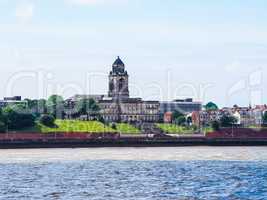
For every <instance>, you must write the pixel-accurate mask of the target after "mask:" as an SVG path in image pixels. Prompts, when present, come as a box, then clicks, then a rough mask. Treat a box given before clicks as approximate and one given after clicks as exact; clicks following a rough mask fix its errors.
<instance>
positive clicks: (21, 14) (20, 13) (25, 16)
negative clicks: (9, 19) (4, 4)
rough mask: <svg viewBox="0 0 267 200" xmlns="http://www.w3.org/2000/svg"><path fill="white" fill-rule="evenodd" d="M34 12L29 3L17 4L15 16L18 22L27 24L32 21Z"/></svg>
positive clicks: (32, 6)
mask: <svg viewBox="0 0 267 200" xmlns="http://www.w3.org/2000/svg"><path fill="white" fill-rule="evenodd" d="M33 12H34V5H33V4H31V3H23V4H18V5H17V7H16V13H15V16H16V17H17V19H18V21H20V22H23V23H25V22H28V21H30V20H31V19H32V17H33Z"/></svg>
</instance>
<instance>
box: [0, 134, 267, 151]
mask: <svg viewBox="0 0 267 200" xmlns="http://www.w3.org/2000/svg"><path fill="white" fill-rule="evenodd" d="M177 146H267V139H266V138H249V139H244V138H243V139H242V138H225V139H223V138H220V139H217V138H216V139H210V138H206V137H180V138H171V139H153V138H151V139H149V138H146V139H144V138H142V139H140V138H120V139H116V140H114V139H93V140H92V139H87V140H57V139H53V140H38V141H31V140H9V141H0V149H19V148H87V147H177Z"/></svg>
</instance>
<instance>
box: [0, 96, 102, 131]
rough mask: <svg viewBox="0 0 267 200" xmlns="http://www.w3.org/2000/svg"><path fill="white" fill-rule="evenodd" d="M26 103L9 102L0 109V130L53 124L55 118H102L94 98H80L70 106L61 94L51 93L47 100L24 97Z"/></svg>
mask: <svg viewBox="0 0 267 200" xmlns="http://www.w3.org/2000/svg"><path fill="white" fill-rule="evenodd" d="M25 101H26V102H27V103H26V104H10V105H8V106H6V107H4V108H1V109H0V132H6V131H9V130H16V129H23V128H27V127H32V126H34V125H35V124H36V123H37V122H40V123H42V124H44V125H46V126H54V121H55V119H64V118H66V116H67V115H70V116H71V117H79V116H81V115H83V116H86V119H87V120H89V119H92V120H103V119H102V118H101V116H100V107H99V106H98V104H97V103H96V102H95V101H94V99H84V100H80V101H79V102H77V103H76V104H75V106H74V107H73V108H72V107H71V108H70V107H69V105H66V103H65V101H64V99H63V97H62V96H59V95H52V96H50V97H49V98H48V99H47V100H46V99H40V100H31V99H25Z"/></svg>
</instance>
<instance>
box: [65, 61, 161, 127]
mask: <svg viewBox="0 0 267 200" xmlns="http://www.w3.org/2000/svg"><path fill="white" fill-rule="evenodd" d="M84 99H94V100H95V101H96V102H97V104H98V105H99V107H100V114H101V116H102V117H103V118H104V120H105V121H107V122H127V123H128V122H131V123H138V122H158V121H159V119H160V117H159V115H160V103H159V101H143V100H142V99H141V98H131V97H130V93H129V75H128V73H127V71H126V70H125V65H124V63H123V62H122V60H121V59H120V58H119V57H118V58H117V59H116V60H115V62H114V63H113V65H112V70H111V71H110V73H109V75H108V94H107V95H75V96H73V97H71V98H69V99H68V100H67V102H66V103H67V105H68V106H69V107H71V108H74V107H75V105H76V104H77V102H79V101H80V100H84ZM70 115H71V114H70ZM70 115H69V116H70Z"/></svg>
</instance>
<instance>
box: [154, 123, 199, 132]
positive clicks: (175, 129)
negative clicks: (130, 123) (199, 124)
mask: <svg viewBox="0 0 267 200" xmlns="http://www.w3.org/2000/svg"><path fill="white" fill-rule="evenodd" d="M156 126H157V127H158V128H160V129H161V130H162V131H164V132H166V133H170V134H190V133H194V132H195V131H194V129H193V128H188V127H184V126H178V125H175V124H156Z"/></svg>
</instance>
